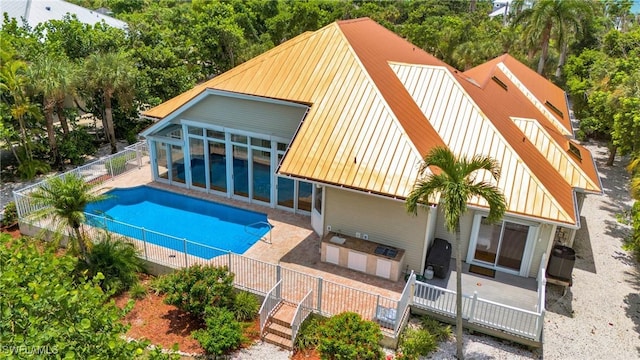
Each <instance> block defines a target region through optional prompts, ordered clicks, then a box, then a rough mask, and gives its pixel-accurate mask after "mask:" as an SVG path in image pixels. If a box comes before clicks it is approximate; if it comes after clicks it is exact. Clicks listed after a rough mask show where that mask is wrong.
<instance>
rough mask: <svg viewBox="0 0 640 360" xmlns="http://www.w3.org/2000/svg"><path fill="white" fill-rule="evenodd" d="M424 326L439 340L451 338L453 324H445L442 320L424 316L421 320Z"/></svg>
mask: <svg viewBox="0 0 640 360" xmlns="http://www.w3.org/2000/svg"><path fill="white" fill-rule="evenodd" d="M420 324H421V325H422V328H423V329H424V330H426V331H428V332H429V333H430V334H431V335H433V336H434V337H435V339H436V341H437V342H441V341H446V340H449V339H451V336H452V332H451V325H447V324H443V323H441V322H440V321H438V320H436V319H434V318H430V317H428V316H424V317H423V318H422V319H421V320H420Z"/></svg>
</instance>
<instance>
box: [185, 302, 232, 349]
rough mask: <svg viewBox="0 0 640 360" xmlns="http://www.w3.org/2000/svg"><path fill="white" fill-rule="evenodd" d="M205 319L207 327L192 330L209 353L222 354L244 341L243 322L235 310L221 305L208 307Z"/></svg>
mask: <svg viewBox="0 0 640 360" xmlns="http://www.w3.org/2000/svg"><path fill="white" fill-rule="evenodd" d="M204 321H205V324H206V326H207V327H206V329H200V330H196V331H194V332H192V333H191V334H192V335H193V337H194V338H195V339H196V340H198V342H199V343H200V345H201V346H202V348H203V349H205V351H206V352H207V353H209V354H214V355H222V354H224V353H225V352H227V351H229V350H233V349H236V348H238V347H239V346H240V344H241V343H242V339H243V338H242V324H240V323H239V322H238V321H237V320H236V319H235V315H234V314H233V312H231V311H229V310H227V309H224V308H219V307H207V309H206V311H205V316H204Z"/></svg>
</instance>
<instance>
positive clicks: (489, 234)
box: [473, 216, 530, 272]
mask: <svg viewBox="0 0 640 360" xmlns="http://www.w3.org/2000/svg"><path fill="white" fill-rule="evenodd" d="M529 230H530V227H529V226H528V225H523V224H518V223H514V222H509V221H503V222H501V223H498V224H489V223H488V222H487V221H486V217H484V216H483V217H482V218H481V220H480V224H479V226H478V233H477V238H476V242H475V250H474V252H473V261H474V262H477V263H480V264H483V265H486V266H489V267H495V268H505V269H509V270H513V271H517V272H519V271H520V269H521V267H522V263H523V259H524V256H525V250H526V245H527V239H528V237H529Z"/></svg>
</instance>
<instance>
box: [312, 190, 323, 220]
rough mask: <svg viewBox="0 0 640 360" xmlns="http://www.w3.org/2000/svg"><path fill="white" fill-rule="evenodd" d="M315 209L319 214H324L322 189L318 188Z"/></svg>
mask: <svg viewBox="0 0 640 360" xmlns="http://www.w3.org/2000/svg"><path fill="white" fill-rule="evenodd" d="M313 208H314V209H316V212H318V214H322V187H317V186H316V196H315V197H314V203H313Z"/></svg>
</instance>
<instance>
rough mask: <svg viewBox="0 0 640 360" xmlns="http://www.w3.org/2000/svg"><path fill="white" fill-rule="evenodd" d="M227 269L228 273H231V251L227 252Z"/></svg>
mask: <svg viewBox="0 0 640 360" xmlns="http://www.w3.org/2000/svg"><path fill="white" fill-rule="evenodd" d="M227 267H228V270H229V272H233V271H231V250H229V251H228V252H227Z"/></svg>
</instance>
